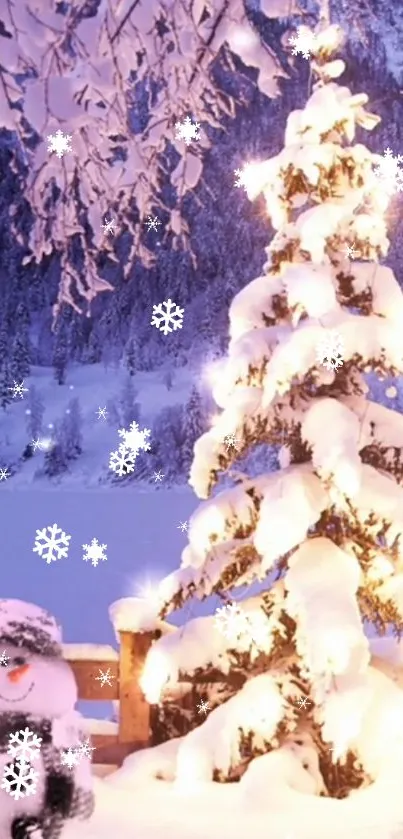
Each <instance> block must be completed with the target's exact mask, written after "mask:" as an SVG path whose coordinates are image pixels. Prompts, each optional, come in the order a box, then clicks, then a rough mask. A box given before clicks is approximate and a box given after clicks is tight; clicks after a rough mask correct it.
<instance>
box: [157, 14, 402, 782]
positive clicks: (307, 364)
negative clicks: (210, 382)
mask: <svg viewBox="0 0 403 839" xmlns="http://www.w3.org/2000/svg"><path fill="white" fill-rule="evenodd" d="M340 40H341V38H340V31H339V30H338V29H337V28H335V27H327V28H325V29H324V30H320V32H319V33H318V35H317V41H316V42H315V45H314V46H313V48H312V51H313V57H314V60H313V62H312V69H313V72H314V74H315V75H316V77H317V79H318V81H317V83H316V86H315V89H314V91H313V94H312V96H311V97H310V99H309V101H308V104H307V107H306V108H305V109H304V110H303V111H299V112H296V113H294V114H291V115H290V117H289V119H288V123H287V129H286V147H285V150H284V152H282V153H280V155H277V156H276V158H274V160H272V161H268V162H263V163H262V164H260V165H257V167H256V170H255V171H253V167H252V168H251V167H249V168H248V170H247V172H246V174H245V179H246V181H247V189H248V191H249V195H250V197H251V198H253V197H254V196H255V195H258V194H259V192H261V191H263V194H264V196H265V199H266V203H267V208H268V213H269V215H270V217H271V219H272V222H273V224H274V226H275V227H277V228H278V232H277V234H276V235H275V237H274V240H273V242H272V243H271V244H270V245H269V247H268V249H267V254H268V260H267V262H266V265H265V266H264V269H263V270H264V273H263V276H262V277H260V278H258V280H256V281H255V282H252V283H251V284H250V285H249V286H246V288H245V289H244V290H243V291H242V292H241V293H240V295H239V296H238V298H237V299H236V301H235V303H234V304H233V307H232V310H231V335H230V345H229V350H228V359H227V361H226V362H225V363H221V364H219V365H218V367H217V370H216V381H215V385H214V397H215V400H216V402H217V404H218V405H219V408H220V409H221V413H220V414H219V416H218V417H217V418H216V420H215V421H214V423H213V426H212V429H211V431H209V432H208V433H207V434H205V435H203V437H201V439H200V440H199V441H198V443H197V444H196V447H195V457H194V462H193V465H192V470H191V484H192V486H193V487H194V489H195V490H196V493H197V495H198V496H199V497H202V498H204V497H206V496H208V495H210V493H211V488H212V483H213V481H214V480H215V479H216V477H217V475H218V473H219V472H220V471H221V472H222V471H225V469H226V468H227V467H228V466H229V465H230V464H231V462H232V460H233V459H234V458H236V457H237V456H238V454H239V453H240V454H244V453H245V452H246V450H247V449H248V448H251V447H253V446H254V445H257V444H261V443H265V442H268V441H271V440H272V437H271V435H274V437H275V441H276V442H277V443H279V442H280V441H281V434H283V440H282V442H283V448H282V452H281V454H280V469H279V470H278V471H277V472H275V473H271V474H265V473H264V472H263V470H262V472H263V473H262V474H259V475H257V476H256V477H255V476H253V477H244V478H243V480H242V483H241V484H240V485H238V486H235V487H232V488H230V489H225V490H224V491H223V492H218V493H217V494H215V495H214V496H213V497H211V498H209V500H207V501H205V502H204V503H203V504H201V505H200V507H199V509H198V510H197V511H196V513H195V514H194V515H193V516H192V517H191V519H190V523H189V544H188V545H187V547H186V548H185V550H184V551H183V554H182V563H181V567H180V569H179V570H178V571H176V572H174V573H173V574H171V575H170V576H169V577H168V578H167V579H166V580H164V581H163V582H162V583H161V585H160V587H159V592H158V595H159V599H160V606H161V613H162V614H166V613H167V612H169V611H171V610H172V609H174V608H177V607H180V606H181V605H182V604H183V603H184V602H185V601H186V600H188V599H189V598H191V597H199V598H205V597H207V596H208V595H209V594H211V593H218V594H221V595H223V594H224V593H225V596H226V598H228V596H229V591H230V590H231V589H236V588H237V587H239V586H243V585H245V584H251V583H252V582H255V581H261V580H263V579H265V582H266V586H267V587H270V584H272V585H273V581H274V579H275V577H276V573H277V576H278V575H279V574H280V575H281V585H283V586H284V590H285V593H286V594H285V597H284V598H282V601H281V609H280V611H279V612H278V613H277V616H276V619H277V621H278V623H279V624H281V623H282V624H283V626H284V630H283V633H281V632H280V633H278V636H279V637H280V638H282V639H284V641H286V643H285V644H284V647H283V651H284V653H285V655H284V657H283V658H282V660H281V663H277V665H278V666H277V667H276V669H275V670H273V669H272V668H271V666H270V653H271V650H272V648H271V647H270V643H271V641H270V632H269V637H265V638H264V639H262V641H261V644H260V646H261V648H262V652H264V647H265V644H266V645H267V644H269V660H268V662H267V669H266V671H263V672H262V673H261V674H259V675H256V674H255V672H254V669H253V668H254V666H255V663H256V660H257V659H255V660H254V661H252V660H251V659H250V657H249V659H248V660H247V661H245V663H244V677H245V679H246V682H245V683H244V684H243V686H242V688H241V690H240V691H239V692H238V693H237V694H235V695H233V696H232V697H231V698H230V699H228V701H224V702H223V704H221V705H220V706H219V707H215V708H214V710H213V711H212V712H211V715H210V716H209V718H208V719H207V720H206V722H205V723H203V724H202V725H200V726H198V727H197V729H196V730H195V731H192V732H191V733H190V734H189V735H187V736H186V737H185V738H184V739H183V741H182V742H181V743H180V745H179V748H178V754H177V775H178V776H179V777H182V778H183V777H185V776H186V777H190V776H191V777H196V778H205V777H208V778H211V777H213V778H214V777H216V778H219V779H220V780H223V779H234V778H238V777H239V775H240V774H242V772H243V771H244V770H245V767H246V765H247V764H248V763H249V762H250V761H253V758H255V757H256V755H257V754H259V753H262V752H268V754H266V755H264V757H263V758H261V761H262V763H261V764H260V766H263V765H264V766H265V767H268V769H270V771H268V773H267V775H265V774H264V772H263V770H262V772H263V774H262V776H261V779H262V780H263V779H266V780H267V779H269V780H268V783H269V787H270V789H272V784H277V785H278V784H280V786H281V784H283V787H284V785H285V786H287V785H288V786H293V782H294V783H295V777H296V776H295V774H294V773H293V772H292V771H291V770H290V764H289V750H290V749H291V751H292V755H293V757H292V760H295V759H297V764H298V766H299V767H300V770H301V771H302V769H303V768H304V769H307V767H308V769H307V772H308V774H309V776H310V779H311V787H310V788H309V790H308V787H307V786H306V785H304V782H303V780H302V779H301V778H299V780H298V781H297V782H296V787H294V788H296V789H299V790H300V791H301V792H307V791H309V792H311V793H312V792H313V793H315V794H317V795H319V794H322V793H323V790H325V791H326V794H328V795H333V796H335V797H343V796H346V795H348V794H349V793H350V792H351V790H353V789H354V788H356V787H358V786H360V785H362V784H367V783H369V782H370V781H373V780H374V779H376V778H379V779H381V778H383V779H384V780H386V778H388V777H390V771H391V770H390V768H389V767H390V766H392V767H393V768H394V771H400V770H398V767H401V765H402V761H403V743H402V740H401V738H400V739H398V740H396V741H395V740H394V733H395V732H394V730H395V728H396V724H397V722H396V721H397V719H398V718H401V716H400V717H399V715H401V714H402V713H403V694H402V693H401V691H398V690H397V689H396V688H395V686H394V685H393V683H392V682H391V680H389V679H388V678H387V677H386V675H384V674H381V673H379V672H377V671H376V670H374V669H373V668H372V667H371V666H370V653H369V645H368V642H367V639H366V637H365V633H364V618H367V619H369V620H370V621H373V622H375V623H376V624H377V626H378V627H379V628H380V629H381V630H383V631H385V629H386V627H387V626H388V624H390V625H391V626H392V627H393V629H394V630H395V632H396V633H401V632H402V631H403V595H402V592H403V582H402V581H403V538H402V534H403V487H401V486H399V484H398V480H399V479H400V477H401V466H400V461H399V459H398V458H397V457H396V458H394V457H393V453H392V452H393V447H396V448H397V449H398V452H399V456H400V453H401V448H402V447H401V443H402V421H401V417H396V418H394V417H393V418H392V413H391V412H390V411H388V410H387V409H383V408H381V407H379V406H377V405H375V404H374V403H372V402H370V401H367V400H366V396H367V394H368V385H367V383H366V381H365V375H364V374H365V372H367V371H369V370H371V369H372V370H374V371H375V373H376V374H377V375H378V376H385V375H386V374H387V373H390V374H392V375H393V374H394V373H396V372H401V371H402V369H403V345H402V343H401V334H402V325H403V302H402V300H403V295H402V292H401V290H400V288H399V286H398V284H397V282H396V280H395V278H394V276H393V274H392V272H390V271H389V270H388V269H384V268H379V267H377V266H376V264H375V265H374V264H372V263H371V262H370V261H369V260H376V259H377V258H378V257H379V256H380V255H381V254H383V253H384V252H385V250H386V247H387V239H386V225H385V219H384V211H385V208H386V204H387V197H386V196H385V194H384V191H383V185H382V182H381V181H380V180H379V179H378V178H376V177H375V176H374V174H373V171H372V169H373V166H374V165H377V159H376V156H372V155H371V154H370V153H369V152H368V151H367V150H366V149H365V147H364V146H352V145H351V142H352V140H353V138H354V131H355V126H356V125H360V126H361V127H364V128H367V129H371V128H373V127H374V126H375V125H376V123H377V121H378V120H377V118H375V117H373V116H372V115H368V114H366V112H365V111H364V107H363V106H364V105H365V103H366V96H365V95H363V94H358V95H353V94H352V93H351V92H350V91H349V90H348V89H347V88H345V87H340V86H338V85H337V84H336V83H335V82H334V81H333V79H335V78H337V77H338V76H340V75H341V73H342V72H343V70H344V64H343V62H340V61H329V59H330V57H331V55H332V54H333V53H334V52H335V51H336V49H337V47H338V45H339V43H340ZM352 237H354V246H355V248H356V249H357V250H358V252H359V256H360V257H361V259H360V261H358V262H356V261H355V262H354V265H351V266H350V265H348V263H347V261H346V258H345V248H346V247H347V246H348V245H351V244H352ZM328 331H331V332H337V334H338V335H339V336H340V338H341V342H340V343H341V346H342V347H343V358H342V363H341V364H339V363H338V364H337V365H334V366H333V367H332V366H330V369H326V368H324V367H323V365H322V361H323V359H322V360H321V358H320V353H318V351H317V345H318V344H319V342H320V341H321V340H322V338H323V336H324V334H326V333H327V332H328ZM290 428H291V433H290ZM228 434H232V435H233V436H234V437H236V438H237V439H240V447H239V450H238V451H236V452H235V453H232V454H231V456H229V455H225V451H224V448H225V440H224V437H225V435H228ZM237 607H239V608H242V607H241V606H240V604H239V603H237ZM203 620H208V619H203ZM203 626H206V634H205V636H203V638H204V640H205V647H204V648H203V649H201V646H202V645H201V643H200V633H201V628H202V627H203ZM211 627H212V624H211V623H206V624H204V623H203V621H202V622H201V623H197V622H196V623H195V624H193V626H192V624H191V625H190V629H189V634H188V636H186V629H185V630H181V631H178V632H175V633H173V634H172V635H171V637H170V638H168V639H166V640H165V639H163V640H160V641H157V642H156V643H155V645H154V647H153V648H152V650H151V651H150V653H149V657H148V659H147V661H146V666H145V672H144V684H145V685H148V687H149V689H150V690H152V687H153V686H154V687H155V689H156V691H155V693H154V697H153V698H154V700H155V699H157V698H158V696H161V690H162V689H163V685H164V684H165V683H166V682H167V680H168V682H169V680H170V679H173V680H175V679H177V678H180V676H181V672H182V670H183V669H184V670H185V671H186V674H189V673H190V674H191V673H192V671H193V672H196V670H197V668H198V667H199V665H200V666H203V665H201V662H204V667H205V672H206V671H207V672H209V668H210V669H211V666H212V665H213V667H214V666H215V665H216V664H218V665H219V667H221V668H222V669H223V668H226V667H228V666H229V673H228V677H230V676H231V672H232V670H233V669H234V670H237V672H238V671H239V666H240V660H239V657H238V656H235V658H234V657H232V656H231V654H230V655H229V654H228V648H227V647H226V646H225V644H223V642H222V641H221V640H220V639H215V638H214V636H213V637H212V634H211ZM217 631H218V630H217ZM186 637H187V639H188V641H189V647H188V646H187V641H186ZM258 646H259V645H258ZM287 646H288V656H287ZM192 647H193V659H192ZM217 651H218V659H217ZM160 654H161V657H160ZM188 659H189V660H190V659H192V662H191V663H190V667H189V660H188ZM160 665H161V669H160V671H159V670H158V668H159V666H160ZM192 665H193V666H192ZM295 680H296V681H297V684H298V685H299V687H300V689H301V685H303V686H304V688H303V689H304V690H306V694H307V699H309V702H310V703H311V706H312V707H311V709H310V711H309V713H308V714H305V712H304V713H303V714H302V715H301V716H298V715H297V716H296V715H295V707H294V706H293V703H292V701H291V702H290V695H289V686H290V685H294V684H295ZM301 691H302V689H301ZM162 698H163V697H162ZM245 699H246V703H245V702H244V700H245ZM238 700H239V701H238ZM260 700H261V702H260ZM195 724H196V725H197V723H195ZM304 736H306V737H308V739H309V738H310V740H309V742H310V748H311V749H312V750H313V756H314V758H315V760H310V759H308V760H307V758H306V754H305V757H304V758H303V757H302V754H300V753H299V752H298V749H299V747H300V744H301V742H302V740H301V738H303V737H304ZM329 744H332V747H333V753H332V756H331V757H330V756H329ZM311 757H312V755H311ZM304 760H305V762H303V761H304ZM335 762H337V763H338V768H337V772H336V773H335V772H334V771H333V766H332V765H333V764H334V763H335ZM257 763H258V762H257V761H256V764H255V766H256V774H257V775H259V772H258V769H257ZM342 768H343V772H342V774H340V772H341V770H342ZM248 773H251V774H250V777H251V778H252V779H255V774H254V773H255V770H254V764H253V763H252V766H251V767H250V768H248V770H247V773H246V776H245V778H247V775H248ZM291 776H292V777H291ZM279 778H280V780H279ZM251 788H253V780H251ZM267 788H268V787H266V789H267ZM277 789H278V786H277Z"/></svg>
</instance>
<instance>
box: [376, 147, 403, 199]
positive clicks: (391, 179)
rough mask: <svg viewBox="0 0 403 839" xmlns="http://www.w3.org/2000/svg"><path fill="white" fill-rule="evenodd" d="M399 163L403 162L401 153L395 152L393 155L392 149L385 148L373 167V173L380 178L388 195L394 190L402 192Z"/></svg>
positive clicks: (402, 181)
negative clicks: (382, 155)
mask: <svg viewBox="0 0 403 839" xmlns="http://www.w3.org/2000/svg"><path fill="white" fill-rule="evenodd" d="M401 163H403V155H401V154H397V155H396V156H394V155H393V151H392V149H390V148H387V149H385V151H384V157H383V158H380V161H379V163H378V165H377V166H376V167H375V170H374V175H375V176H376V177H377V178H379V179H380V181H381V183H382V185H383V186H384V187H385V191H386V192H387V194H388V195H391V194H393V193H394V192H403V169H401V168H400V164H401Z"/></svg>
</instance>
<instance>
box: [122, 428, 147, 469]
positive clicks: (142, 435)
mask: <svg viewBox="0 0 403 839" xmlns="http://www.w3.org/2000/svg"><path fill="white" fill-rule="evenodd" d="M118 434H119V437H122V438H123V444H122V445H124V446H125V448H127V449H129V451H130V452H131V454H132V455H133V458H134V460H135V459H136V457H137V455H138V453H139V452H140V451H144V452H148V451H150V448H151V446H150V443H149V442H148V438H149V436H150V434H151V431H150V429H149V428H143V430H142V431H140V427H139V425H138V423H137V422H132V423H131V424H130V425H129V430H128V431H127V430H126V428H120V429H119V431H118Z"/></svg>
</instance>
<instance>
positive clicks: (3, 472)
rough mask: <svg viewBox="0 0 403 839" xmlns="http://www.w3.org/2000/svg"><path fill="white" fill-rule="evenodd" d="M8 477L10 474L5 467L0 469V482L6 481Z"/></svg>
mask: <svg viewBox="0 0 403 839" xmlns="http://www.w3.org/2000/svg"><path fill="white" fill-rule="evenodd" d="M9 477H10V473H9V471H8V469H7V468H6V467H4V468H3V467H1V468H0V481H6V480H7V478H9Z"/></svg>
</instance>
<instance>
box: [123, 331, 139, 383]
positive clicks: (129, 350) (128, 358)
mask: <svg viewBox="0 0 403 839" xmlns="http://www.w3.org/2000/svg"><path fill="white" fill-rule="evenodd" d="M124 364H125V367H126V369H127V370H128V371H129V374H130V376H134V375H135V373H137V372H138V369H139V343H138V340H137V338H136V336H135V335H131V336H130V337H129V338H128V340H127V342H126V346H125V349H124Z"/></svg>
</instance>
